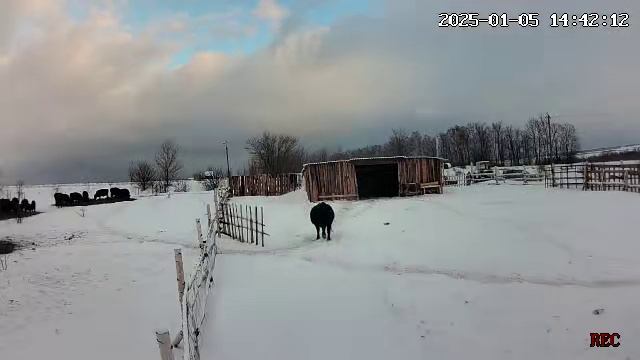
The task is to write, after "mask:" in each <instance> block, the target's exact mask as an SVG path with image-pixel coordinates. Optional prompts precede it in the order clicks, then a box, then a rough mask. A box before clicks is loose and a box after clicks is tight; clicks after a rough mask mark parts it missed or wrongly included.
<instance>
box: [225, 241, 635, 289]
mask: <svg viewBox="0 0 640 360" xmlns="http://www.w3.org/2000/svg"><path fill="white" fill-rule="evenodd" d="M309 245H310V244H301V245H297V246H292V247H288V248H281V249H270V250H262V251H261V250H253V251H252V250H224V249H222V250H220V252H219V255H229V256H233V255H245V256H268V255H271V256H286V257H294V258H298V259H301V260H304V261H308V262H311V263H317V264H323V265H332V266H337V267H340V268H342V269H344V270H350V271H362V270H366V271H377V272H385V273H393V274H396V275H403V274H412V275H425V276H429V275H440V276H446V277H448V278H451V279H455V280H467V281H473V282H479V283H483V284H518V283H520V284H523V283H524V284H532V285H542V286H554V287H563V286H577V287H584V288H594V289H602V288H615V287H629V286H640V279H602V280H581V279H575V278H572V279H566V278H555V279H549V278H543V277H535V276H523V275H521V274H518V273H513V274H511V275H496V274H488V273H482V272H476V271H466V270H455V269H434V268H430V267H426V266H402V265H397V264H387V265H377V264H357V263H350V262H346V261H341V260H338V259H328V258H320V257H313V256H309V255H305V254H304V253H297V251H298V250H304V249H308V248H310V247H309Z"/></svg>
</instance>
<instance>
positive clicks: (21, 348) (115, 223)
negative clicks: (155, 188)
mask: <svg viewBox="0 0 640 360" xmlns="http://www.w3.org/2000/svg"><path fill="white" fill-rule="evenodd" d="M98 185H99V184H98ZM83 186H85V185H83V184H79V185H77V186H76V187H73V186H72V185H68V186H66V187H65V189H64V190H62V191H77V190H81V189H82V187H83ZM107 186H108V184H107ZM105 187H106V186H105ZM25 191H26V196H27V197H28V198H34V199H36V200H37V201H38V199H40V201H39V203H41V204H43V206H42V207H41V208H40V210H41V211H44V213H42V214H39V215H36V216H33V217H29V218H25V219H24V221H23V223H22V224H17V223H16V222H15V220H7V221H1V222H0V239H5V238H7V237H9V238H12V239H14V240H16V241H18V242H20V243H22V244H24V245H26V247H25V248H24V249H23V250H20V251H17V252H14V253H13V254H10V255H9V256H8V260H9V264H8V269H7V270H6V271H0V358H1V359H11V360H36V359H56V360H57V359H61V360H62V359H64V360H80V359H82V360H84V359H105V360H107V359H109V360H113V359H150V360H151V359H153V360H156V359H158V357H159V355H158V348H157V343H156V339H155V335H154V333H153V331H154V329H155V328H160V327H162V328H169V329H170V330H171V331H172V333H173V334H175V333H176V330H177V329H178V325H179V318H180V310H179V306H178V300H177V290H176V282H175V277H176V275H175V263H174V256H173V249H174V248H183V254H184V256H185V262H186V264H185V270H186V271H187V272H188V271H189V270H190V269H191V268H192V263H193V261H194V260H195V257H196V255H197V252H198V250H196V249H195V247H196V238H197V235H196V230H195V218H197V217H199V218H201V219H203V221H204V224H206V220H204V219H206V215H205V211H206V205H205V204H206V203H207V202H209V203H211V204H212V205H213V196H212V193H206V192H194V193H179V194H178V193H176V194H172V195H171V197H170V198H167V196H166V195H164V196H147V197H143V198H140V199H138V200H136V201H132V202H122V203H115V204H104V205H93V206H87V207H86V212H85V216H84V217H82V216H81V215H82V213H81V208H80V207H75V208H61V209H57V208H55V207H52V206H48V205H45V204H49V203H51V202H52V201H51V198H52V195H53V191H54V189H53V187H52V186H50V187H46V186H37V187H27V188H26V189H25Z"/></svg>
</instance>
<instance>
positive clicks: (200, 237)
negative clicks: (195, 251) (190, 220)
mask: <svg viewBox="0 0 640 360" xmlns="http://www.w3.org/2000/svg"><path fill="white" fill-rule="evenodd" d="M196 230H197V231H198V244H200V250H202V251H203V252H204V251H206V250H207V247H206V245H207V241H206V240H204V239H203V238H202V227H201V226H200V219H196Z"/></svg>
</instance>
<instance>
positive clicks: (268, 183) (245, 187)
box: [229, 174, 300, 196]
mask: <svg viewBox="0 0 640 360" xmlns="http://www.w3.org/2000/svg"><path fill="white" fill-rule="evenodd" d="M229 187H230V191H231V195H232V196H272V195H283V194H286V193H288V192H291V191H295V190H296V189H298V188H299V187H300V186H299V184H298V174H281V175H277V176H271V175H267V174H261V175H250V176H232V177H231V182H230V184H229Z"/></svg>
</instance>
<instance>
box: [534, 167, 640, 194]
mask: <svg viewBox="0 0 640 360" xmlns="http://www.w3.org/2000/svg"><path fill="white" fill-rule="evenodd" d="M544 183H545V186H546V187H558V188H568V189H570V188H573V189H582V190H594V191H629V192H640V165H622V164H621V165H601V164H569V165H553V166H547V167H546V168H545V180H544Z"/></svg>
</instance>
